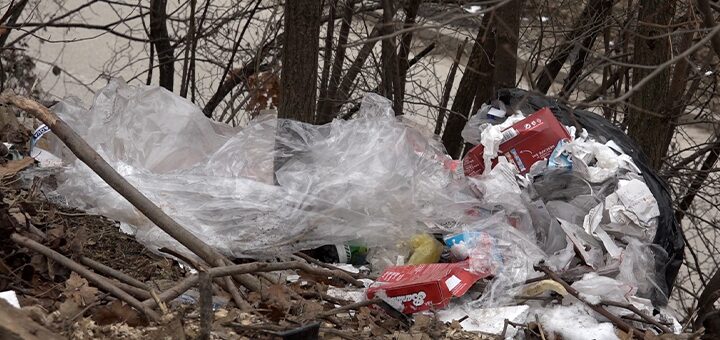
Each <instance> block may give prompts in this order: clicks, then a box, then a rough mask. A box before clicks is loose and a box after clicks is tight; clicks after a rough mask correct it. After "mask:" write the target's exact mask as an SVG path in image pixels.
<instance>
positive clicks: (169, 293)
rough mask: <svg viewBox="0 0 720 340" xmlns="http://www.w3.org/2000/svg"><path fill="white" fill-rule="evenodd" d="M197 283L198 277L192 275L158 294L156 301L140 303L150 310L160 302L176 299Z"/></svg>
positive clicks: (148, 300)
mask: <svg viewBox="0 0 720 340" xmlns="http://www.w3.org/2000/svg"><path fill="white" fill-rule="evenodd" d="M197 282H198V276H197V275H193V276H189V277H186V278H185V279H184V280H182V281H180V283H178V284H176V285H175V286H173V287H172V288H170V289H167V290H165V291H163V292H162V293H160V294H158V296H157V299H147V300H145V301H143V302H142V304H143V306H146V307H149V308H152V307H155V306H157V305H158V301H160V302H163V303H165V302H168V301H170V300H172V299H175V298H176V297H178V296H180V295H182V294H183V293H185V292H186V291H187V290H188V289H190V288H192V287H193V286H194V285H196V284H197Z"/></svg>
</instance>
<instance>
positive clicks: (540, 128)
mask: <svg viewBox="0 0 720 340" xmlns="http://www.w3.org/2000/svg"><path fill="white" fill-rule="evenodd" d="M562 140H565V141H569V140H570V135H569V134H568V132H567V130H566V129H565V127H564V126H563V125H562V124H560V122H559V121H558V120H557V119H556V118H555V116H554V115H553V113H552V111H550V109H549V108H543V109H540V110H539V111H537V112H535V113H533V114H531V115H529V116H527V118H525V119H523V120H521V121H519V122H517V123H515V124H513V125H512V126H511V127H509V128H507V129H505V130H503V139H502V141H501V144H500V147H499V151H500V154H501V155H503V156H505V158H507V160H508V161H509V162H510V163H512V164H513V165H515V167H516V168H517V169H518V171H520V173H521V174H525V173H527V172H528V171H530V167H531V166H532V165H533V164H535V163H536V162H539V161H541V160H544V159H547V158H548V157H549V156H550V154H552V152H553V150H554V149H555V147H557V145H558V143H560V141H562ZM483 150H484V147H483V146H482V145H478V146H476V147H474V148H472V149H471V150H470V151H469V152H468V153H467V155H466V156H465V159H464V160H463V169H464V171H465V175H466V176H477V175H481V174H482V173H483V171H484V170H485V162H484V160H483ZM495 164H497V159H494V160H493V162H492V166H495Z"/></svg>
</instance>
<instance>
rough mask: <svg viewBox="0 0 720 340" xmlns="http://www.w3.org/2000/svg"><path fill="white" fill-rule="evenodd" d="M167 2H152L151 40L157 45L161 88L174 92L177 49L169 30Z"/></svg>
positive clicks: (164, 0)
mask: <svg viewBox="0 0 720 340" xmlns="http://www.w3.org/2000/svg"><path fill="white" fill-rule="evenodd" d="M166 7H167V0H151V1H150V40H151V41H152V42H153V44H154V45H155V51H156V52H157V56H158V68H159V70H160V86H162V87H164V88H166V89H168V90H169V91H172V90H173V82H174V79H175V65H174V64H175V49H174V48H173V46H172V45H171V44H170V36H169V34H168V30H167V12H166Z"/></svg>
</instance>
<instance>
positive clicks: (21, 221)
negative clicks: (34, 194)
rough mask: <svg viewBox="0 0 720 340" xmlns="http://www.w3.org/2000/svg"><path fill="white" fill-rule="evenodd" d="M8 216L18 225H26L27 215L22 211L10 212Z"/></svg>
mask: <svg viewBox="0 0 720 340" xmlns="http://www.w3.org/2000/svg"><path fill="white" fill-rule="evenodd" d="M10 216H12V217H13V218H15V221H17V223H18V226H23V227H25V226H27V216H25V213H22V212H11V213H10Z"/></svg>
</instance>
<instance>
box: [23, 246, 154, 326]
mask: <svg viewBox="0 0 720 340" xmlns="http://www.w3.org/2000/svg"><path fill="white" fill-rule="evenodd" d="M10 239H11V240H13V242H15V243H17V244H19V245H21V246H23V247H26V248H29V249H32V250H34V251H36V252H38V253H40V254H42V255H45V256H47V257H48V258H50V259H52V260H53V261H55V262H57V263H59V264H61V265H63V266H65V267H67V268H68V269H70V270H72V271H74V272H76V273H78V274H79V275H80V276H82V277H84V278H85V279H87V280H89V281H91V282H92V283H94V284H95V285H97V286H98V287H100V288H102V289H104V290H105V291H107V292H110V293H111V294H112V295H114V296H115V297H117V298H118V299H120V300H123V301H125V302H127V304H129V305H130V306H132V307H134V308H135V309H137V310H139V311H141V312H142V313H143V314H145V316H146V317H147V318H148V319H150V320H152V321H160V315H159V314H158V313H156V312H155V311H154V310H152V309H151V308H149V307H147V306H145V305H143V304H142V303H141V302H140V301H138V300H137V299H135V298H134V297H132V296H131V295H130V294H128V293H127V292H125V291H124V290H122V289H120V288H118V287H117V286H116V285H114V284H113V283H112V282H110V280H108V279H106V278H105V277H103V276H100V275H98V274H96V273H94V272H92V271H91V270H89V269H87V268H85V267H84V266H83V265H81V264H79V263H77V262H75V261H73V260H71V259H69V258H67V257H65V256H63V255H62V254H60V253H58V252H56V251H54V250H52V249H50V248H48V247H46V246H44V245H42V244H40V243H37V242H35V241H33V240H31V239H29V238H27V237H25V236H22V235H19V234H15V233H13V234H12V235H10Z"/></svg>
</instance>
